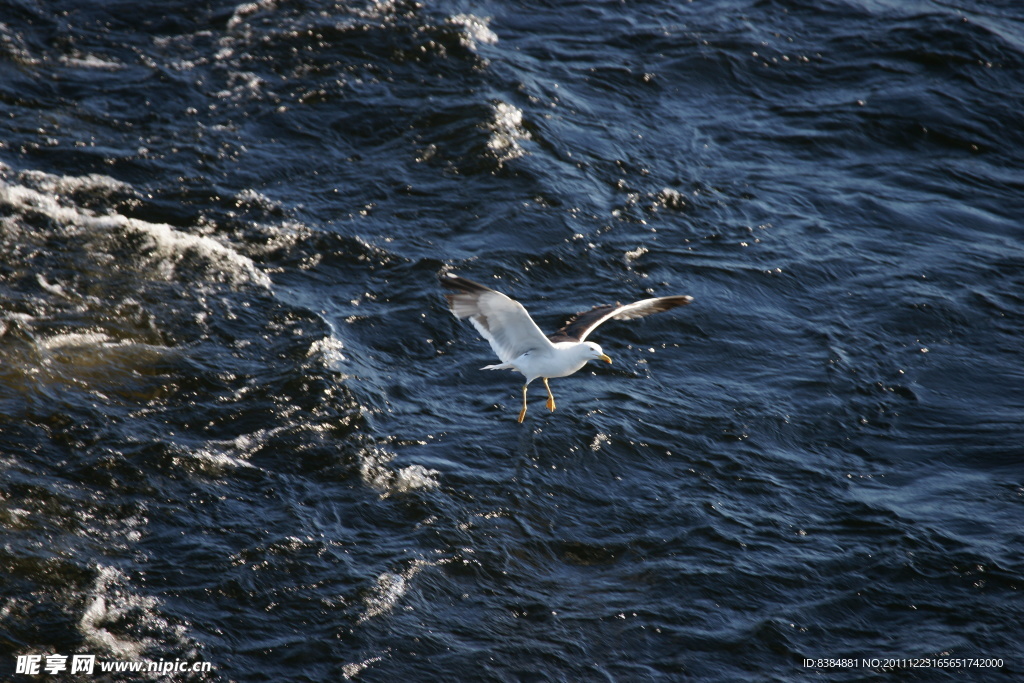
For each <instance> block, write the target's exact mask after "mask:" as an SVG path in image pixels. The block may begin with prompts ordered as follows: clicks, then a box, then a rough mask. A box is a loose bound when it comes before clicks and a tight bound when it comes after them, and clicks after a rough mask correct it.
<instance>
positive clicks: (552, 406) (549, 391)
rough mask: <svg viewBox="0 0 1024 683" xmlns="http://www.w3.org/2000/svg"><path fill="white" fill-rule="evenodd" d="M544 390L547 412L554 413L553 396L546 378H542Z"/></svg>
mask: <svg viewBox="0 0 1024 683" xmlns="http://www.w3.org/2000/svg"><path fill="white" fill-rule="evenodd" d="M544 388H545V389H547V390H548V410H550V411H551V412H555V395H554V394H552V393H551V387H549V386H548V378H547V377H545V378H544Z"/></svg>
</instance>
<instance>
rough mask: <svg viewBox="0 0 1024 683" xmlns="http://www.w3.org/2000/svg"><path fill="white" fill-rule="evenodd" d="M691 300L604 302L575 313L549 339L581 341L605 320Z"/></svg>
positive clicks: (641, 314) (645, 313)
mask: <svg viewBox="0 0 1024 683" xmlns="http://www.w3.org/2000/svg"><path fill="white" fill-rule="evenodd" d="M691 301H693V297H692V296H662V297H658V298H656V299H642V300H640V301H634V302H633V303H631V304H626V305H624V306H620V305H619V304H606V305H604V306H594V307H593V308H592V309H590V310H589V311H586V312H585V313H577V314H576V315H575V316H574V317H573V318H572V319H571V320H569V322H567V323H566V324H565V327H563V328H562V329H560V330H559V331H558V332H555V333H554V334H552V335H551V336H550V337H549V339H550V340H551V341H553V342H559V341H580V342H581V341H583V340H584V339H586V338H587V335H589V334H590V333H591V332H593V331H594V328H595V327H597V326H598V325H600V324H601V323H603V322H604V321H606V320H632V319H633V318H643V317H644V316H648V315H651V314H653V313H661V312H662V311H670V310H672V309H673V308H676V307H678V306H685V305H686V304H688V303H690V302H691Z"/></svg>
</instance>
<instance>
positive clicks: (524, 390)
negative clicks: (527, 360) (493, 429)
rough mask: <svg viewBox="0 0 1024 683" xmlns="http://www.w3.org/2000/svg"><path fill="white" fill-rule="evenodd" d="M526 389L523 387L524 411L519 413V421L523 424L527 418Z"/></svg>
mask: <svg viewBox="0 0 1024 683" xmlns="http://www.w3.org/2000/svg"><path fill="white" fill-rule="evenodd" d="M526 387H527V385H526V384H524V385H523V409H522V410H520V411H519V421H520V422H522V421H523V420H524V419H525V418H526Z"/></svg>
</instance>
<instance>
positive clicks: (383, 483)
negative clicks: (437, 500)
mask: <svg viewBox="0 0 1024 683" xmlns="http://www.w3.org/2000/svg"><path fill="white" fill-rule="evenodd" d="M394 458H395V454H394V453H392V452H390V451H388V450H386V449H385V448H382V447H380V446H373V447H370V448H365V449H363V451H362V452H361V453H360V455H359V474H360V476H361V477H362V479H363V483H365V484H366V485H367V486H369V487H371V488H373V489H375V490H377V491H379V492H380V496H381V498H387V497H388V496H390V495H392V494H394V493H407V492H409V491H413V490H416V489H434V488H437V486H438V483H437V479H435V477H436V476H437V475H438V474H440V472H438V471H437V470H431V469H427V468H426V467H423V466H422V465H409V466H408V467H401V468H398V469H397V470H396V469H392V468H391V467H389V464H390V463H391V461H392V460H394Z"/></svg>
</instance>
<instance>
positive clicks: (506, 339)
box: [439, 273, 693, 422]
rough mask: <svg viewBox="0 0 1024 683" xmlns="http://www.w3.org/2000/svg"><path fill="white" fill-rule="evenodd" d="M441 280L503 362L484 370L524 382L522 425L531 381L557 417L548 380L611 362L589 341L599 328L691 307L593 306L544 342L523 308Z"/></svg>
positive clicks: (663, 302)
mask: <svg viewBox="0 0 1024 683" xmlns="http://www.w3.org/2000/svg"><path fill="white" fill-rule="evenodd" d="M439 280H440V281H441V285H442V286H443V287H445V288H446V289H448V290H451V292H452V293H451V294H445V298H446V299H448V307H449V308H450V309H451V311H452V313H453V314H455V317H456V318H459V319H460V320H461V319H464V318H469V321H470V322H471V323H473V327H475V328H476V329H477V331H478V332H479V333H480V334H481V335H483V337H484V339H486V340H487V341H488V342H490V344H491V348H492V349H494V353H495V354H496V355H497V356H498V358H499V359H501V363H498V364H496V365H486V366H484V367H482V368H480V369H481V370H516V371H518V372H521V373H522V374H523V375H525V376H526V384H524V385H523V409H522V410H521V411H519V421H520V422H522V421H523V419H524V418H525V417H526V389H527V387H529V386H530V382H532V381H533V380H535V379H537V378H538V377H540V378H542V379H543V380H544V388H545V389H547V391H548V402H547V407H548V410H551V411H554V409H555V397H554V396H552V394H551V387H550V386H548V379H549V378H551V377H568V376H569V375H571V374H573V373H574V372H576V371H577V370H579V369H580V368H582V367H583V366H584V365H586V364H587V361H590V360H603V361H604V362H606V363H611V362H612V359H611V358H609V357H608V356H606V355H605V354H604V351H602V350H601V347H600V346H598V345H597V344H595V343H594V342H588V341H586V339H587V337H588V336H589V335H590V333H591V332H593V331H594V329H595V328H596V327H597V326H598V325H600V324H601V323H603V322H605V321H606V320H632V319H633V318H643V317H644V316H648V315H651V314H652V313H661V312H662V311H668V310H671V309H673V308H676V307H677V306H685V305H686V304H688V303H690V302H691V301H693V297H692V296H663V297H658V298H656V299H642V300H640V301H634V302H633V303H631V304H626V305H620V304H617V303H616V304H606V305H604V306H594V307H593V308H592V309H590V310H589V311H586V312H584V313H577V314H576V315H575V316H573V317H572V318H571V319H570V320H569V322H567V323H566V324H565V326H564V327H563V328H562V329H560V330H558V331H557V332H555V333H554V334H551V335H546V336H545V334H544V333H543V332H541V331H540V328H539V327H537V323H535V322H533V318H531V317H530V314H529V313H527V312H526V309H525V308H523V305H522V304H520V303H519V302H518V301H515V300H514V299H510V298H509V297H507V296H505V295H504V294H502V293H501V292H496V291H494V290H493V289H490V288H488V287H484V286H483V285H481V284H477V283H476V282H473V281H472V280H467V279H466V278H464V277H459V276H458V275H455V274H454V273H444V274H442V275H440V276H439Z"/></svg>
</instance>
